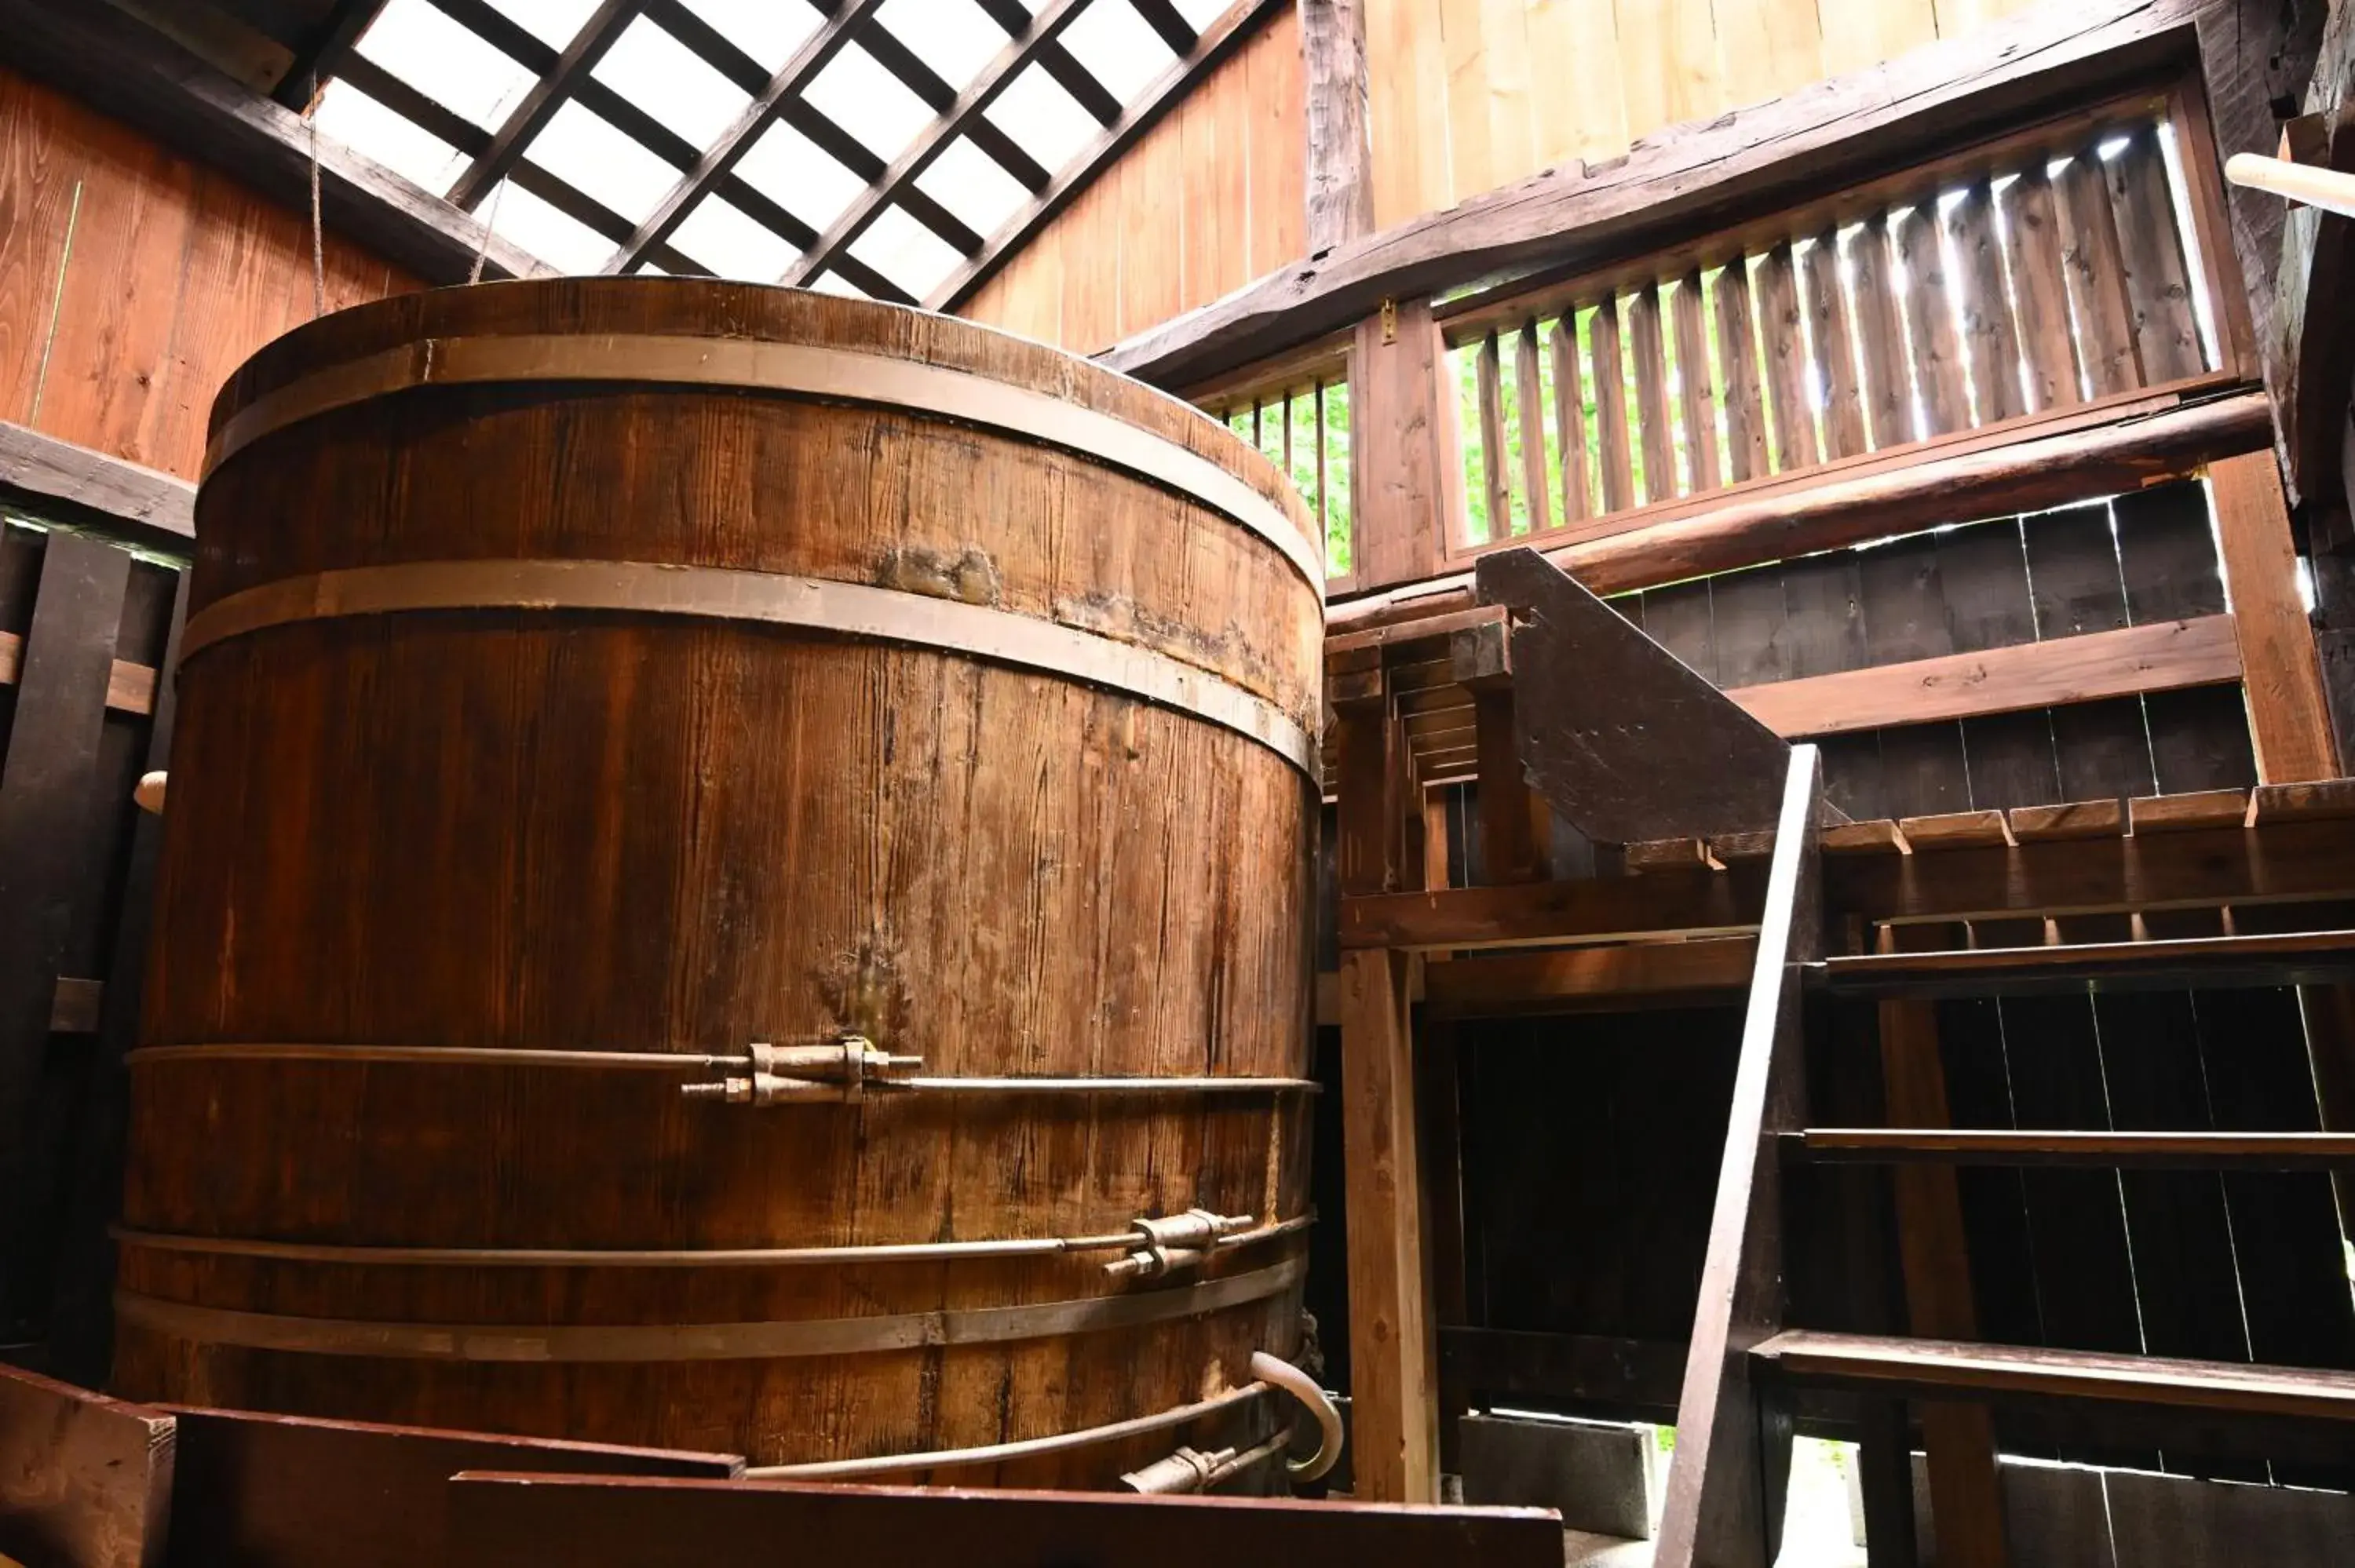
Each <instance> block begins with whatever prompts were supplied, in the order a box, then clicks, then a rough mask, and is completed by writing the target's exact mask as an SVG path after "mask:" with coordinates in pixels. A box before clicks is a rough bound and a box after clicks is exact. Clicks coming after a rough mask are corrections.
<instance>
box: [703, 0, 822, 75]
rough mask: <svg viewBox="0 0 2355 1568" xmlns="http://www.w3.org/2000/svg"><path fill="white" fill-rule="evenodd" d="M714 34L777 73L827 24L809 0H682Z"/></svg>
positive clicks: (763, 66) (763, 67)
mask: <svg viewBox="0 0 2355 1568" xmlns="http://www.w3.org/2000/svg"><path fill="white" fill-rule="evenodd" d="M681 3H682V4H683V5H686V7H687V9H688V10H690V11H692V12H694V13H695V14H696V15H697V16H699V17H701V18H702V19H703V20H704V21H706V22H709V23H710V24H711V30H712V31H713V32H715V33H718V34H719V36H720V37H724V38H726V39H727V40H728V41H729V42H730V43H731V44H734V45H735V46H736V47H737V48H740V49H742V50H743V51H744V52H745V53H746V54H748V55H750V56H751V57H752V58H754V59H756V60H758V61H760V62H761V65H762V69H766V70H768V71H771V72H774V71H776V70H777V69H779V68H781V67H783V65H784V63H785V62H786V61H787V60H789V59H791V58H794V50H795V49H798V48H801V47H802V46H803V45H804V44H805V43H807V42H809V40H810V37H811V36H812V35H813V34H815V32H816V31H817V29H818V25H819V24H820V23H822V22H824V21H825V20H826V18H825V17H824V16H819V15H818V11H817V7H816V6H815V5H809V4H807V3H806V0H681Z"/></svg>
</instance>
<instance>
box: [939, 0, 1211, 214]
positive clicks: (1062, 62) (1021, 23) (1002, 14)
mask: <svg viewBox="0 0 2355 1568" xmlns="http://www.w3.org/2000/svg"><path fill="white" fill-rule="evenodd" d="M980 5H981V8H982V9H983V10H984V11H986V12H987V13H988V15H989V19H990V20H991V21H993V22H995V23H996V24H997V25H998V26H1001V27H1003V28H1005V29H1006V36H1007V37H1009V38H1010V37H1015V36H1017V35H1018V34H1019V33H1021V32H1022V30H1023V29H1024V28H1026V27H1028V26H1030V20H1031V18H1030V11H1029V8H1028V6H1026V5H1023V3H1022V0H980ZM1180 53H1181V54H1182V53H1183V51H1180ZM1039 69H1042V70H1044V71H1045V72H1046V73H1047V74H1048V75H1049V76H1050V77H1051V78H1053V79H1054V82H1055V85H1056V86H1058V87H1060V88H1061V89H1062V90H1064V91H1065V92H1068V93H1070V94H1071V97H1072V98H1073V99H1074V100H1075V101H1077V102H1078V103H1079V106H1080V107H1081V108H1082V109H1084V110H1086V111H1088V114H1089V116H1090V117H1091V118H1092V119H1093V120H1094V121H1095V122H1096V123H1097V124H1099V125H1114V124H1117V123H1119V121H1120V100H1119V99H1117V98H1114V96H1113V95H1112V90H1111V89H1110V88H1108V87H1106V86H1104V84H1103V83H1102V82H1100V81H1098V80H1097V79H1095V75H1094V73H1093V72H1092V71H1090V70H1089V69H1088V68H1087V67H1085V66H1083V65H1082V64H1081V63H1080V62H1079V59H1078V58H1077V57H1076V56H1074V55H1073V54H1072V53H1071V50H1069V49H1067V48H1064V47H1063V46H1062V45H1061V44H1060V43H1059V44H1056V45H1054V46H1053V47H1051V48H1049V49H1048V50H1047V51H1046V53H1045V54H1043V55H1041V56H1040V57H1039ZM1031 188H1032V189H1033V190H1036V189H1039V188H1040V187H1039V186H1036V185H1034V186H1032V187H1031Z"/></svg>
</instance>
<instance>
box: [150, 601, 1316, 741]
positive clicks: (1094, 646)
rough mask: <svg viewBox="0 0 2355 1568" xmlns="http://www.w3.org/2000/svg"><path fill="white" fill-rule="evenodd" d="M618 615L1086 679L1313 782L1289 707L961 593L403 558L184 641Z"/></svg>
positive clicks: (210, 615) (1154, 655) (251, 609)
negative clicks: (339, 626)
mask: <svg viewBox="0 0 2355 1568" xmlns="http://www.w3.org/2000/svg"><path fill="white" fill-rule="evenodd" d="M446 609H528V610H590V611H618V612H623V613H628V614H638V615H675V616H682V617H686V618H688V619H692V620H735V621H751V622H756V623H759V624H762V625H767V626H797V627H805V628H807V629H809V630H815V631H824V632H829V633H832V634H835V635H837V636H843V637H853V638H861V639H868V640H872V641H885V642H897V643H901V644H904V645H906V646H910V647H917V648H930V649H935V650H939V651H941V652H949V653H958V654H964V655H968V656H970V657H972V658H975V659H979V660H986V661H987V662H991V663H997V664H1009V665H1013V666H1015V667H1017V668H1019V669H1025V670H1036V671H1039V672H1040V673H1046V674H1050V675H1060V676H1064V677H1066V678H1069V679H1071V680H1074V681H1082V682H1085V683H1088V684H1089V685H1092V686H1101V687H1104V688H1106V689H1109V690H1112V691H1116V692H1120V693H1123V694H1126V695H1129V696H1133V697H1137V698H1141V699H1143V700H1144V701H1146V702H1149V703H1152V704H1154V705H1156V706H1159V707H1164V708H1168V709H1171V710H1173V711H1175V712H1177V713H1182V714H1188V715H1192V716H1193V717H1196V718H1199V719H1205V720H1208V721H1209V722H1210V723H1212V724H1215V725H1220V726H1223V727H1225V728H1227V729H1231V730H1232V731H1234V732H1235V733H1236V734H1238V735H1241V736H1245V737H1247V738H1249V739H1252V740H1255V741H1257V742H1259V743H1260V744H1261V745H1262V746H1264V747H1267V748H1268V749H1269V750H1271V751H1273V752H1274V753H1275V754H1276V755H1277V756H1279V757H1281V758H1284V760H1285V761H1287V762H1289V763H1291V764H1292V765H1293V766H1294V767H1295V768H1299V769H1300V770H1301V771H1302V772H1303V773H1305V774H1306V775H1307V776H1308V777H1309V778H1310V779H1316V778H1317V777H1318V776H1319V775H1318V772H1317V760H1316V737H1315V736H1312V735H1311V734H1309V732H1308V731H1307V730H1306V729H1305V728H1304V727H1302V726H1300V725H1299V724H1297V723H1295V721H1294V720H1293V719H1292V718H1291V717H1290V716H1289V715H1286V714H1285V713H1284V711H1283V710H1282V709H1280V708H1278V707H1277V706H1276V705H1274V704H1273V703H1271V702H1269V701H1267V700H1266V699H1265V698H1263V697H1259V696H1254V695H1252V694H1251V693H1249V692H1246V691H1244V690H1243V689H1242V688H1241V687H1240V686H1237V685H1234V684H1232V683H1230V682H1228V681H1226V680H1224V679H1221V678H1220V677H1219V676H1217V675H1213V674H1211V673H1209V672H1207V671H1203V670H1199V669H1196V668H1195V667H1194V666H1192V665H1190V664H1185V663H1181V662H1178V661H1177V660H1176V659H1173V658H1171V657H1170V656H1169V655H1167V653H1159V652H1155V651H1153V650H1152V649H1149V648H1139V647H1136V646H1135V645H1134V644H1132V643H1127V642H1116V641H1113V640H1112V639H1111V638H1109V637H1103V636H1100V635H1098V634H1097V633H1095V632H1092V631H1082V630H1078V629H1076V628H1074V627H1069V626H1061V625H1058V624H1057V623H1055V622H1053V621H1050V620H1039V619H1038V618H1037V617H1035V616H1028V615H1019V614H1017V613H1015V612H1013V611H1011V610H1004V609H990V608H988V607H987V606H985V605H977V604H966V603H964V602H963V601H962V600H959V599H935V598H932V597H931V596H930V595H926V594H918V593H907V592H903V591H902V590H900V589H898V588H876V587H873V586H871V585H869V584H867V583H847V582H836V581H832V580H830V579H827V578H824V577H794V576H792V575H789V574H787V573H783V572H755V571H745V570H741V569H739V568H736V567H687V566H663V565H657V564H655V563H653V562H647V561H573V560H483V561H408V562H402V563H400V564H398V565H394V566H384V567H342V568H339V569H337V570H335V571H325V572H314V573H311V574H309V575H306V576H304V577H286V578H282V580H280V581H277V582H272V583H263V584H261V586H259V587H256V588H246V589H244V590H242V591H240V592H238V593H233V594H230V595H229V597H228V598H226V599H218V600H216V601H214V602H213V603H211V604H208V605H207V606H206V607H205V608H204V609H202V610H199V611H198V612H197V614H195V615H194V616H191V617H190V618H189V620H188V624H187V630H186V632H185V633H184V634H183V636H182V644H181V650H180V658H181V662H183V663H184V664H185V663H186V662H187V661H188V660H190V659H193V658H195V657H196V656H197V654H198V653H199V652H202V651H204V650H205V649H206V648H208V647H210V646H212V645H213V644H215V643H218V642H221V641H226V640H227V639H229V638H232V637H240V636H243V635H245V634H247V633H249V632H254V631H261V630H266V629H267V628H270V627H273V626H286V625H290V624H293V623H295V622H298V621H305V620H332V619H336V618H338V617H343V616H354V615H393V614H400V613H403V612H412V611H420V610H446Z"/></svg>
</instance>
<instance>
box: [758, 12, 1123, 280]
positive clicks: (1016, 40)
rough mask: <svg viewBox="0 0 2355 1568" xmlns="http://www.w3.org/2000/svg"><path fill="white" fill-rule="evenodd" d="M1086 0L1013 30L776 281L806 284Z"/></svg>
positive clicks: (970, 124) (967, 127)
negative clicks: (967, 82) (951, 100)
mask: <svg viewBox="0 0 2355 1568" xmlns="http://www.w3.org/2000/svg"><path fill="white" fill-rule="evenodd" d="M1088 4H1089V0H1050V4H1049V5H1047V6H1046V8H1045V9H1043V10H1041V11H1040V12H1039V15H1038V16H1036V17H1035V18H1032V19H1031V20H1030V22H1029V25H1028V26H1027V27H1026V28H1025V29H1024V30H1023V31H1022V32H1020V33H1018V34H1016V35H1015V36H1014V37H1012V38H1011V39H1010V40H1009V41H1008V42H1007V46H1006V48H1003V49H1001V50H999V51H998V53H997V56H996V58H994V59H992V60H991V61H990V62H989V64H987V65H986V66H984V67H983V68H982V69H981V72H980V74H979V75H977V76H975V78H974V79H973V82H972V84H971V85H969V86H968V87H967V88H966V89H965V90H964V92H962V93H960V94H959V95H958V96H957V98H956V100H955V101H954V103H952V104H951V105H950V106H949V107H948V108H947V109H946V110H944V111H942V113H941V116H940V118H939V119H937V120H935V121H933V122H932V124H931V125H930V126H929V127H927V128H926V129H925V130H924V131H923V132H921V133H919V134H918V135H917V137H916V139H915V140H914V141H913V142H911V143H909V145H908V148H907V150H906V151H905V152H902V153H901V154H900V155H899V157H897V158H896V159H894V160H892V163H891V166H890V168H888V169H886V170H885V171H884V172H883V175H882V177H881V178H880V179H879V180H877V181H875V183H873V184H872V185H868V187H867V189H866V190H864V191H863V192H861V193H860V194H859V195H858V197H857V198H856V199H854V200H853V201H852V202H851V204H850V205H849V206H848V207H846V208H844V209H843V212H842V215H841V216H840V217H837V218H836V219H835V220H834V222H833V223H831V224H830V225H828V226H827V228H826V232H825V233H824V234H822V235H820V236H818V238H816V240H815V241H814V242H813V243H812V244H810V245H808V246H807V247H805V249H803V251H802V254H801V256H800V257H799V258H798V259H797V260H795V261H794V264H793V265H792V266H791V267H789V268H787V269H786V270H785V274H784V276H783V277H782V278H780V279H779V280H778V281H779V282H781V283H787V284H806V283H808V282H810V281H813V280H815V278H816V277H817V276H818V275H819V274H820V273H821V272H824V271H826V270H827V269H828V268H830V267H832V266H833V265H834V264H835V262H836V261H837V260H839V259H840V258H841V256H842V255H843V253H844V252H845V251H847V250H848V249H849V248H850V247H851V245H853V244H854V243H855V242H857V240H858V237H859V236H860V235H862V234H864V233H866V232H867V229H868V226H869V225H871V224H872V223H873V222H874V221H875V219H876V218H877V217H880V216H881V215H882V213H883V211H884V209H885V208H887V207H890V206H891V205H892V204H893V203H895V202H898V201H900V199H901V198H902V197H904V196H906V194H907V192H908V190H909V189H910V187H911V186H912V185H914V184H915V182H916V180H917V179H918V177H919V176H921V175H922V174H923V172H924V171H925V170H926V169H928V168H930V167H932V163H933V161H934V160H935V159H937V158H938V157H939V156H940V155H941V154H943V153H944V152H946V151H948V149H949V146H950V144H951V143H954V142H955V141H956V139H957V138H958V137H960V136H964V135H969V134H971V133H973V132H975V131H976V130H977V129H978V128H980V127H981V126H982V125H983V124H984V123H985V122H984V121H983V118H982V116H983V115H984V113H985V112H986V111H987V110H988V108H989V106H990V105H991V104H992V103H994V102H995V101H996V100H997V96H998V94H1000V93H1002V92H1004V91H1005V90H1006V89H1007V88H1008V87H1010V86H1012V85H1013V83H1014V79H1016V78H1017V77H1018V76H1020V75H1021V74H1022V72H1023V71H1025V70H1027V69H1029V67H1030V66H1031V65H1032V64H1033V63H1035V62H1036V61H1037V60H1038V59H1039V56H1040V55H1041V54H1043V53H1044V52H1045V51H1046V50H1047V49H1048V48H1050V47H1051V46H1053V45H1054V43H1055V40H1056V39H1057V38H1059V37H1061V36H1062V34H1063V31H1064V29H1065V28H1067V27H1069V26H1071V23H1073V22H1074V21H1076V20H1078V19H1079V16H1080V15H1081V13H1082V12H1083V11H1085V10H1086V9H1087V6H1088Z"/></svg>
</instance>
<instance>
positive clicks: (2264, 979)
mask: <svg viewBox="0 0 2355 1568" xmlns="http://www.w3.org/2000/svg"><path fill="white" fill-rule="evenodd" d="M2350 973H2355V931H2298V932H2289V933H2283V934H2269V935H2264V936H2254V937H2180V938H2163V939H2159V940H2154V941H2142V942H2083V943H2069V944H2065V945H2062V946H2055V947H2040V948H1960V949H1955V950H1952V951H1946V952H1934V953H1862V954H1857V955H1855V956H1852V957H1840V958H1833V959H1827V960H1825V961H1824V962H1823V963H1822V964H1821V965H1819V966H1817V970H1816V975H1817V977H1819V978H1820V979H1821V980H1822V981H1823V983H1824V984H1825V985H1827V986H1828V987H1829V988H1830V989H1832V990H1834V991H1841V992H1844V993H1847V994H1849V995H1859V996H1889V997H1897V996H1905V997H1916V998H1923V999H1934V998H1937V997H1956V996H2019V995H2033V994H2037V993H2040V992H2043V993H2050V992H2054V991H2071V992H2076V991H2084V990H2086V989H2088V988H2092V989H2095V990H2101V991H2116V990H2127V989H2154V990H2161V991H2172V990H2179V989H2182V988H2184V987H2187V986H2200V987H2210V988H2222V987H2228V986H2233V985H2288V984H2291V983H2293V982H2298V983H2309V982H2313V981H2316V980H2324V979H2329V978H2332V977H2339V978H2344V977H2346V976H2347V975H2349V974H2350Z"/></svg>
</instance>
